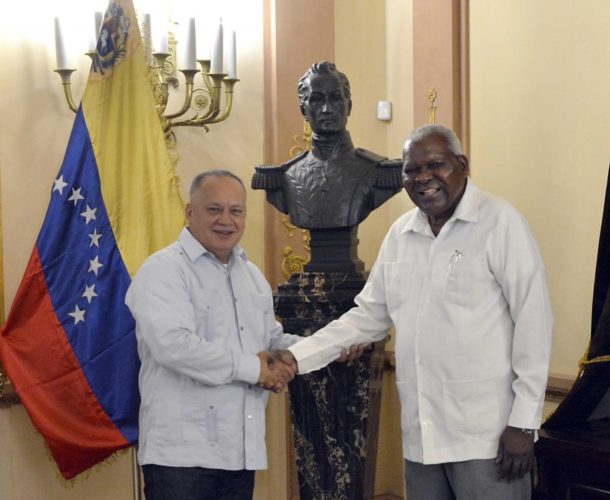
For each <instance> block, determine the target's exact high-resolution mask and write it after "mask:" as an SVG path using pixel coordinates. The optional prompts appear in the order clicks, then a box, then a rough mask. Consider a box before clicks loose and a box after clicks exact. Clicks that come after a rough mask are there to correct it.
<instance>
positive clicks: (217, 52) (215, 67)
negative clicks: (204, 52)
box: [210, 19, 222, 73]
mask: <svg viewBox="0 0 610 500" xmlns="http://www.w3.org/2000/svg"><path fill="white" fill-rule="evenodd" d="M210 73H222V19H221V20H220V23H219V24H218V30H217V31H216V37H215V38H214V41H213V43H212V62H211V67H210Z"/></svg>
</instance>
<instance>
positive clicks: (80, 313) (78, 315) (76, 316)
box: [68, 306, 85, 325]
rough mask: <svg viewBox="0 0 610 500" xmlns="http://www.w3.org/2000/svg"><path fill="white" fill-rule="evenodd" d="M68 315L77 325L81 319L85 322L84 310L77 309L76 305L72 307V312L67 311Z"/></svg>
mask: <svg viewBox="0 0 610 500" xmlns="http://www.w3.org/2000/svg"><path fill="white" fill-rule="evenodd" d="M68 316H72V317H73V318H74V324H75V325H78V324H79V323H80V322H81V321H82V322H83V323H84V322H85V310H84V309H79V308H78V306H75V307H74V312H71V313H68Z"/></svg>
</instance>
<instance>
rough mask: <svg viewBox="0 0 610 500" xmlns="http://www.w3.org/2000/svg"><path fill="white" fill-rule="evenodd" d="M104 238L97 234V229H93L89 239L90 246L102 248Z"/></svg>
mask: <svg viewBox="0 0 610 500" xmlns="http://www.w3.org/2000/svg"><path fill="white" fill-rule="evenodd" d="M101 237H102V235H101V233H98V232H97V228H95V229H93V232H92V233H91V234H90V235H89V238H91V243H89V246H90V247H92V246H96V247H98V248H99V247H100V238H101Z"/></svg>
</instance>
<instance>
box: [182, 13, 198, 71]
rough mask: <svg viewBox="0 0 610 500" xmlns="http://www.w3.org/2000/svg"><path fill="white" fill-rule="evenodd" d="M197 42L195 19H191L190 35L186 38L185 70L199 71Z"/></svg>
mask: <svg viewBox="0 0 610 500" xmlns="http://www.w3.org/2000/svg"><path fill="white" fill-rule="evenodd" d="M196 52H197V41H196V35H195V18H194V17H191V18H190V19H189V27H188V33H187V36H186V51H185V54H184V69H197V56H196Z"/></svg>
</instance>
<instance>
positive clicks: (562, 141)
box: [470, 0, 610, 375]
mask: <svg viewBox="0 0 610 500" xmlns="http://www.w3.org/2000/svg"><path fill="white" fill-rule="evenodd" d="M470 13H471V20H470V22H471V24H470V27H471V45H470V47H471V52H470V65H471V105H472V107H471V125H472V128H471V137H472V154H471V160H472V161H471V163H472V176H473V178H474V180H475V181H476V182H477V183H478V184H479V185H480V186H481V187H482V188H484V189H488V190H490V191H492V192H494V193H496V194H498V195H500V196H503V197H505V198H506V199H508V200H510V201H511V202H512V203H513V204H514V205H515V206H516V207H517V208H518V209H519V210H520V211H521V212H522V213H523V214H524V215H525V216H526V218H527V219H528V221H529V223H530V225H531V226H532V229H533V231H534V233H535V235H536V238H537V239H538V242H539V245H540V247H541V250H542V253H543V256H544V259H545V262H546V264H547V268H548V276H549V283H550V287H551V295H552V301H553V309H554V313H555V321H556V328H555V340H554V346H553V361H552V367H551V371H554V372H560V373H567V374H572V375H573V374H575V373H576V372H577V361H578V359H579V358H580V356H581V355H582V353H583V352H584V350H585V348H586V346H587V342H588V338H589V334H590V325H591V300H592V292H593V276H594V270H595V259H596V255H597V243H598V237H599V227H600V220H601V213H602V206H603V200H604V190H605V186H606V178H607V174H608V164H609V162H610V143H609V142H610V141H609V139H610V99H609V98H608V89H610V32H609V31H608V19H610V2H607V1H606V0H585V1H582V2H578V4H576V3H574V2H572V1H571V0H535V1H532V0H511V1H510V2H507V1H504V0H490V1H485V2H483V1H472V2H470Z"/></svg>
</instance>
